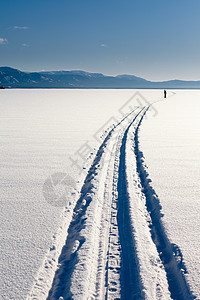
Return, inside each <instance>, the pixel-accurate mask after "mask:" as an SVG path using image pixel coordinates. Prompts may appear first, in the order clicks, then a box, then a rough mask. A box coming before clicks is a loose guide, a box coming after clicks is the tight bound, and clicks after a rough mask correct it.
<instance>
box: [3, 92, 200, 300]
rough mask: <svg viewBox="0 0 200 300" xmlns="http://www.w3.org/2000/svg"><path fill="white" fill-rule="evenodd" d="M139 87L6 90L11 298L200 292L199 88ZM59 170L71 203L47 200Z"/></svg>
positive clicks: (6, 293) (6, 268) (6, 282)
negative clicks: (68, 181) (69, 187)
mask: <svg viewBox="0 0 200 300" xmlns="http://www.w3.org/2000/svg"><path fill="white" fill-rule="evenodd" d="M135 92H136V91H135V90H5V91H2V93H1V95H0V106H1V109H0V122H1V127H0V135H1V157H0V165H1V183H0V192H1V213H0V214H1V230H0V235H1V236H0V238H1V248H0V251H1V257H0V258H1V267H2V272H1V274H3V276H1V279H0V295H1V297H2V298H3V299H26V298H27V296H28V295H29V296H28V299H39V300H42V299H46V298H47V296H48V295H49V296H48V299H67V298H68V297H72V296H73V298H74V299H104V298H105V297H106V298H107V299H119V298H121V297H122V298H123V297H125V298H126V299H131V297H132V298H134V297H135V298H134V299H142V298H145V299H171V297H172V298H173V297H179V298H180V297H181V299H187V300H189V299H192V297H193V296H192V294H193V295H195V296H196V298H197V299H199V297H200V294H199V290H200V285H199V256H198V248H199V246H200V245H199V244H200V239H199V238H198V231H199V225H200V223H199V220H198V214H199V208H200V207H199V204H198V198H199V189H198V178H199V169H198V167H199V154H200V140H199V130H200V124H199V120H198V107H199V102H198V97H199V92H198V91H175V92H176V94H175V95H174V94H173V92H169V93H168V95H169V96H170V97H169V98H167V99H166V100H163V91H159V90H144V91H139V92H140V94H138V95H137V97H135V98H134V104H135V105H136V106H137V107H134V108H133V102H131V101H132V100H131V97H132V96H133V95H135ZM141 95H142V96H141ZM145 100H148V101H145ZM148 102H149V103H148ZM150 103H154V104H153V105H152V106H149V104H150ZM131 111H132V112H131ZM107 121H108V122H107ZM113 124H115V126H113ZM108 127H109V128H108ZM86 142H87V144H89V145H90V147H91V148H89V152H90V153H89V156H88V158H87V160H86V161H85V162H84V169H82V171H84V173H81V174H79V171H80V170H79V169H76V170H75V169H74V167H72V166H71V161H70V159H69V157H74V158H76V157H77V153H78V152H77V150H80V149H81V146H82V145H83V144H84V145H86V144H85V143H86ZM86 150H88V149H86ZM56 172H62V173H67V174H70V176H71V177H72V178H74V179H75V181H76V184H77V189H76V193H74V194H73V195H72V197H71V198H70V204H69V203H68V204H69V205H68V206H67V207H66V208H65V209H64V208H62V207H59V206H58V207H56V206H51V205H50V204H49V203H47V202H46V201H45V199H44V197H43V195H42V189H43V183H44V181H45V179H46V178H48V176H50V175H52V174H54V173H56ZM84 178H85V181H84ZM150 180H152V182H151V181H150ZM160 205H161V206H162V208H161V206H160ZM63 246H64V247H63ZM58 262H59V264H58V265H57V263H58ZM181 268H182V269H183V270H181ZM56 269H57V271H56ZM186 270H187V272H186ZM175 287H176V289H175ZM170 293H172V294H171V295H170Z"/></svg>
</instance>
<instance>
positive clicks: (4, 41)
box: [0, 38, 8, 45]
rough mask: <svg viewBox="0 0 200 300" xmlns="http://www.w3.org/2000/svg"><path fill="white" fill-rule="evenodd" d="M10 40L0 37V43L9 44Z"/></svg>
mask: <svg viewBox="0 0 200 300" xmlns="http://www.w3.org/2000/svg"><path fill="white" fill-rule="evenodd" d="M7 43H8V40H7V39H4V38H0V45H3V44H7Z"/></svg>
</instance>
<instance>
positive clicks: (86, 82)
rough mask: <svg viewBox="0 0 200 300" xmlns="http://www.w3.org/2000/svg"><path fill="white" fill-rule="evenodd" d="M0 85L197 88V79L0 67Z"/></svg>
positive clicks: (199, 85)
mask: <svg viewBox="0 0 200 300" xmlns="http://www.w3.org/2000/svg"><path fill="white" fill-rule="evenodd" d="M0 86H3V87H5V88H111V89H112V88H114V89H115V88H119V89H120V88H121V89H123V88H124V89H126V88H132V89H133V88H134V89H139V88H140V89H148V88H154V89H156V88H160V89H164V88H168V89H169V88H170V89H175V88H176V89H186V88H191V89H200V81H182V80H170V81H163V82H153V81H148V80H146V79H143V78H140V77H137V76H134V75H126V74H125V75H118V76H106V75H103V74H101V73H89V72H84V71H81V70H80V71H79V70H78V71H77V70H75V71H51V72H22V71H20V70H17V69H13V68H10V67H0Z"/></svg>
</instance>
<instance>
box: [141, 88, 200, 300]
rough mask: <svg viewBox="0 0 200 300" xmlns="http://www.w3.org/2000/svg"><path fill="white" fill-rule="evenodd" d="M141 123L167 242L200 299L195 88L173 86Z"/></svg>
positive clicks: (199, 135) (199, 136) (199, 145)
mask: <svg viewBox="0 0 200 300" xmlns="http://www.w3.org/2000/svg"><path fill="white" fill-rule="evenodd" d="M175 92H176V95H175V96H174V97H171V98H167V99H166V100H165V101H162V102H158V103H156V104H154V105H155V107H156V109H157V110H158V112H159V113H158V115H157V116H156V117H155V118H152V119H151V121H149V119H147V120H145V121H144V122H143V125H142V128H141V132H140V146H141V149H142V151H143V154H144V156H145V163H146V165H147V166H148V173H149V174H150V178H151V180H152V186H153V187H154V189H155V191H156V193H157V194H158V197H159V199H160V203H161V205H162V210H163V213H164V218H163V220H164V222H165V225H166V228H167V233H168V237H169V238H170V242H171V243H174V244H175V245H177V246H178V249H177V250H178V251H180V253H179V255H180V256H181V255H182V256H183V263H184V264H185V267H186V270H187V274H186V278H187V280H188V282H189V285H190V288H191V291H192V292H193V294H194V295H195V296H196V297H197V299H200V256H199V249H200V235H199V233H200V218H199V215H200V201H199V199H200V188H199V183H200V171H199V168H200V118H199V112H200V91H195V90H194V91H193V90H183V91H180V90H177V91H175Z"/></svg>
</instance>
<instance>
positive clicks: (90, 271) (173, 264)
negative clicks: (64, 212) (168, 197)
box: [29, 107, 194, 300]
mask: <svg viewBox="0 0 200 300" xmlns="http://www.w3.org/2000/svg"><path fill="white" fill-rule="evenodd" d="M148 109H149V107H143V108H137V109H136V110H135V111H134V112H132V113H130V114H129V115H127V116H126V117H124V118H123V119H122V120H121V121H120V122H119V123H118V124H117V125H116V126H115V127H114V128H113V129H112V130H110V132H109V133H108V135H107V136H106V138H105V139H104V141H103V143H102V145H101V146H100V148H99V150H98V152H97V154H96V157H95V159H94V161H93V163H92V165H91V167H90V169H89V171H88V174H87V176H86V179H85V182H84V184H83V187H82V190H81V196H80V198H79V199H78V201H77V203H76V206H75V208H74V212H73V217H72V221H71V223H70V225H69V228H68V232H67V234H66V243H65V245H64V246H63V249H62V252H61V254H60V257H59V260H58V269H57V271H56V272H55V275H54V279H53V282H52V285H51V288H50V290H49V292H48V295H47V297H45V298H44V299H48V300H58V299H77V300H78V299H80V300H86V299H108V300H110V299H113V300H114V299H115V300H117V299H128V300H129V299H130V300H131V299H149V300H154V299H174V300H175V299H177V300H179V299H183V300H186V299H187V300H189V299H194V298H193V297H192V295H191V293H190V291H189V288H188V286H187V283H186V280H185V278H184V274H183V273H182V271H181V270H180V269H179V266H178V262H177V261H176V259H175V257H174V254H173V248H172V245H171V244H170V242H169V240H168V238H167V235H166V232H165V230H164V227H163V224H162V220H161V213H160V205H159V200H158V198H157V195H156V194H155V191H154V190H153V189H152V187H151V185H150V183H149V178H148V173H147V171H146V168H145V166H144V160H143V155H142V152H140V150H139V140H138V132H139V128H140V126H141V123H142V120H143V118H144V116H145V114H146V113H147V112H148ZM30 298H31V297H30ZM30 298H29V299H30ZM31 299H39V298H37V296H35V297H34V298H31ZM40 300H41V298H40Z"/></svg>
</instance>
